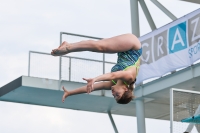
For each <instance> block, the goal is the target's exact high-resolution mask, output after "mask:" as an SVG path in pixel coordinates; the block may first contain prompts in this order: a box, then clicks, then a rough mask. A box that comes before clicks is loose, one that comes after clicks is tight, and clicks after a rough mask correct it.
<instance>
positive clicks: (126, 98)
mask: <svg viewBox="0 0 200 133" xmlns="http://www.w3.org/2000/svg"><path fill="white" fill-rule="evenodd" d="M111 90H112V95H113V96H114V98H115V100H116V101H117V103H119V104H127V103H129V102H130V101H131V100H132V99H133V98H134V96H133V84H130V85H128V86H127V85H125V84H124V83H123V82H122V81H118V82H117V84H116V85H114V86H112V87H111Z"/></svg>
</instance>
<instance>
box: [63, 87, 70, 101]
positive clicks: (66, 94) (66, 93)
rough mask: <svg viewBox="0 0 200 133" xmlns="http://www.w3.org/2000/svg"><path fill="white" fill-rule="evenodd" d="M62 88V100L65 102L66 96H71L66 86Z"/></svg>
mask: <svg viewBox="0 0 200 133" xmlns="http://www.w3.org/2000/svg"><path fill="white" fill-rule="evenodd" d="M62 89H63V90H64V94H63V97H62V102H63V103H64V101H65V98H67V97H68V96H69V92H68V91H67V90H66V89H65V87H64V86H63V87H62Z"/></svg>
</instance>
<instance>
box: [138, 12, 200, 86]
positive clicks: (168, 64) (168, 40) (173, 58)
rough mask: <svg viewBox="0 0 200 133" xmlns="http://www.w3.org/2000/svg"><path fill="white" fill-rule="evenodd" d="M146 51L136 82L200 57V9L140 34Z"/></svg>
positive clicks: (187, 64)
mask: <svg viewBox="0 0 200 133" xmlns="http://www.w3.org/2000/svg"><path fill="white" fill-rule="evenodd" d="M139 40H140V42H141V44H142V49H143V53H142V56H141V66H140V71H139V74H138V76H137V81H136V84H137V85H138V84H140V83H142V82H143V81H144V80H147V79H150V78H156V77H161V76H163V75H164V74H166V73H169V72H172V71H175V70H176V69H179V68H183V67H187V66H190V65H191V64H193V63H194V62H195V61H197V60H198V59H200V9H198V10H196V11H194V12H192V13H190V14H188V15H185V16H184V17H182V18H180V19H177V20H176V21H173V22H172V23H169V24H167V25H165V26H163V27H161V28H159V29H156V30H154V31H153V32H151V33H149V34H147V35H145V36H142V37H140V38H139Z"/></svg>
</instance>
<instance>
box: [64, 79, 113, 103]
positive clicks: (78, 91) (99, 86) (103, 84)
mask: <svg viewBox="0 0 200 133" xmlns="http://www.w3.org/2000/svg"><path fill="white" fill-rule="evenodd" d="M112 85H113V83H112V82H110V81H107V82H99V83H96V84H94V88H93V90H91V91H96V90H102V89H104V90H109V89H111V86H112ZM62 88H63V90H64V94H63V97H62V102H64V101H65V98H66V97H68V96H71V95H76V94H81V93H90V92H91V91H89V90H88V89H87V86H83V87H80V88H77V89H74V90H71V91H67V90H66V89H65V87H64V86H63V87H62Z"/></svg>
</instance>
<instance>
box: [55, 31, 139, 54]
mask: <svg viewBox="0 0 200 133" xmlns="http://www.w3.org/2000/svg"><path fill="white" fill-rule="evenodd" d="M140 47H141V44H140V42H139V40H138V38H137V37H136V36H135V35H133V34H124V35H119V36H115V37H112V38H107V39H103V40H98V41H93V40H87V41H81V42H76V43H71V44H69V43H67V42H63V43H62V46H61V47H60V48H58V49H54V50H52V55H60V54H61V55H63V54H67V53H70V52H79V51H92V52H100V53H117V52H123V51H127V50H130V49H135V50H137V49H140Z"/></svg>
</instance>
